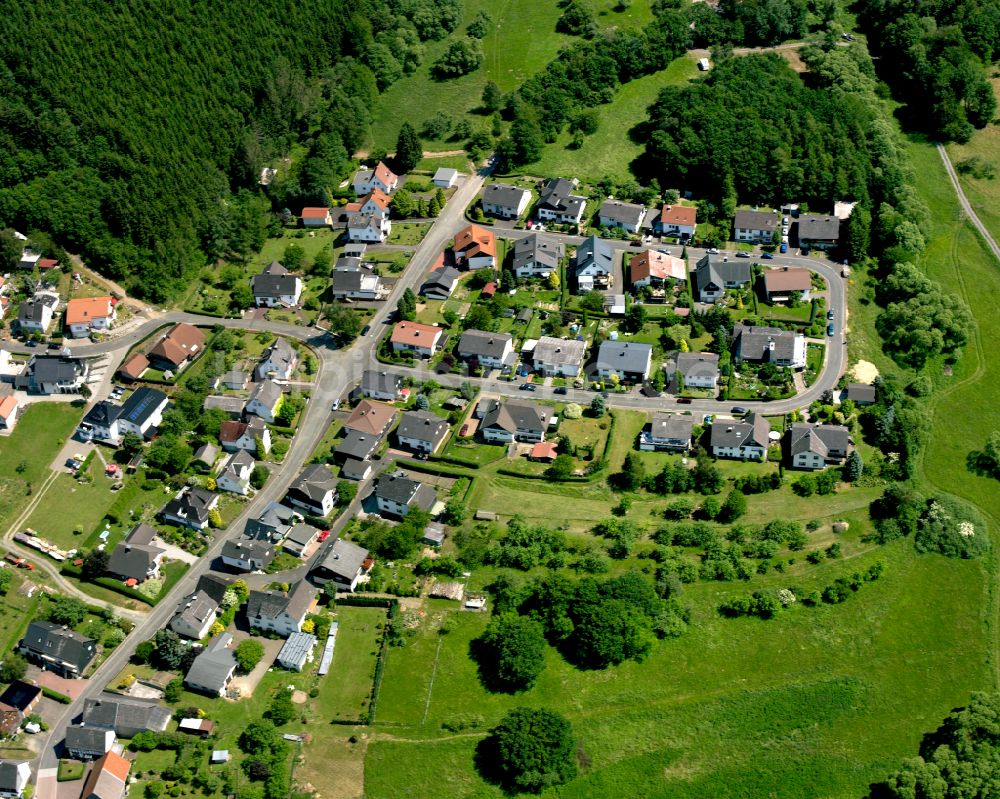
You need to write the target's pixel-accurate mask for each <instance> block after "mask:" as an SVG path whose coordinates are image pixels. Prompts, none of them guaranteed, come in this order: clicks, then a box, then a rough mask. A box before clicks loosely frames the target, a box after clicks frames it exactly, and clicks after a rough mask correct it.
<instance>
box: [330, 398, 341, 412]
mask: <svg viewBox="0 0 1000 799" xmlns="http://www.w3.org/2000/svg"><path fill="white" fill-rule="evenodd" d="M330 410H331V411H339V410H340V400H339V399H335V400H334V401H333V405H331V406H330Z"/></svg>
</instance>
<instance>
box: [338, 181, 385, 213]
mask: <svg viewBox="0 0 1000 799" xmlns="http://www.w3.org/2000/svg"><path fill="white" fill-rule="evenodd" d="M391 202H392V197H390V196H389V195H388V194H386V193H385V192H384V191H382V190H381V189H380V188H378V187H376V188H373V189H372V190H371V191H369V192H367V193H366V194H364V195H363V196H361V197H359V198H358V201H357V202H354V203H348V204H347V206H345V208H344V210H345V211H346V216H347V218H348V219H350V217H351V216H352V215H353V214H371V215H372V216H375V217H377V218H379V219H384V218H386V217H388V216H389V204H390V203H391Z"/></svg>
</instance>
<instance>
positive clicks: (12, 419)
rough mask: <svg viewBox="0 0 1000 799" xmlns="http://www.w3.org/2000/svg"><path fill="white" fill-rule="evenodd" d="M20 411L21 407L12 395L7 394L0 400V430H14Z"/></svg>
mask: <svg viewBox="0 0 1000 799" xmlns="http://www.w3.org/2000/svg"><path fill="white" fill-rule="evenodd" d="M20 409H21V405H20V403H18V401H17V399H16V398H15V397H14V395H13V394H8V395H7V396H6V397H4V398H2V399H0V430H13V429H14V425H15V424H17V414H18V411H19V410H20Z"/></svg>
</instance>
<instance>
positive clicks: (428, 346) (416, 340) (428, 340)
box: [389, 322, 444, 358]
mask: <svg viewBox="0 0 1000 799" xmlns="http://www.w3.org/2000/svg"><path fill="white" fill-rule="evenodd" d="M443 335H444V331H443V330H442V329H441V328H440V327H437V326H436V325H425V324H421V323H420V322H397V323H396V326H395V327H394V328H393V329H392V336H391V338H390V339H389V341H390V343H391V344H392V351H393V352H412V353H413V354H414V355H415V356H417V357H419V358H430V357H431V356H432V355H434V353H436V352H437V349H438V346H439V345H440V344H441V343H442V341H441V337H442V336H443Z"/></svg>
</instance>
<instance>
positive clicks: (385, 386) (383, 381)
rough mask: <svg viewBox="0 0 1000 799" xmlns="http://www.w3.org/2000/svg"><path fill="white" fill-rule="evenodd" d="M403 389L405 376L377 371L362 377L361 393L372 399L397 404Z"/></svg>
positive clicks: (370, 371) (367, 370)
mask: <svg viewBox="0 0 1000 799" xmlns="http://www.w3.org/2000/svg"><path fill="white" fill-rule="evenodd" d="M402 389H403V376H402V375H397V374H393V373H392V372H385V371H381V370H375V369H365V371H364V374H363V375H361V393H362V394H364V395H365V396H366V397H371V398H372V399H377V400H385V401H386V402H395V401H396V400H398V399H399V394H400V391H402Z"/></svg>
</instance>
